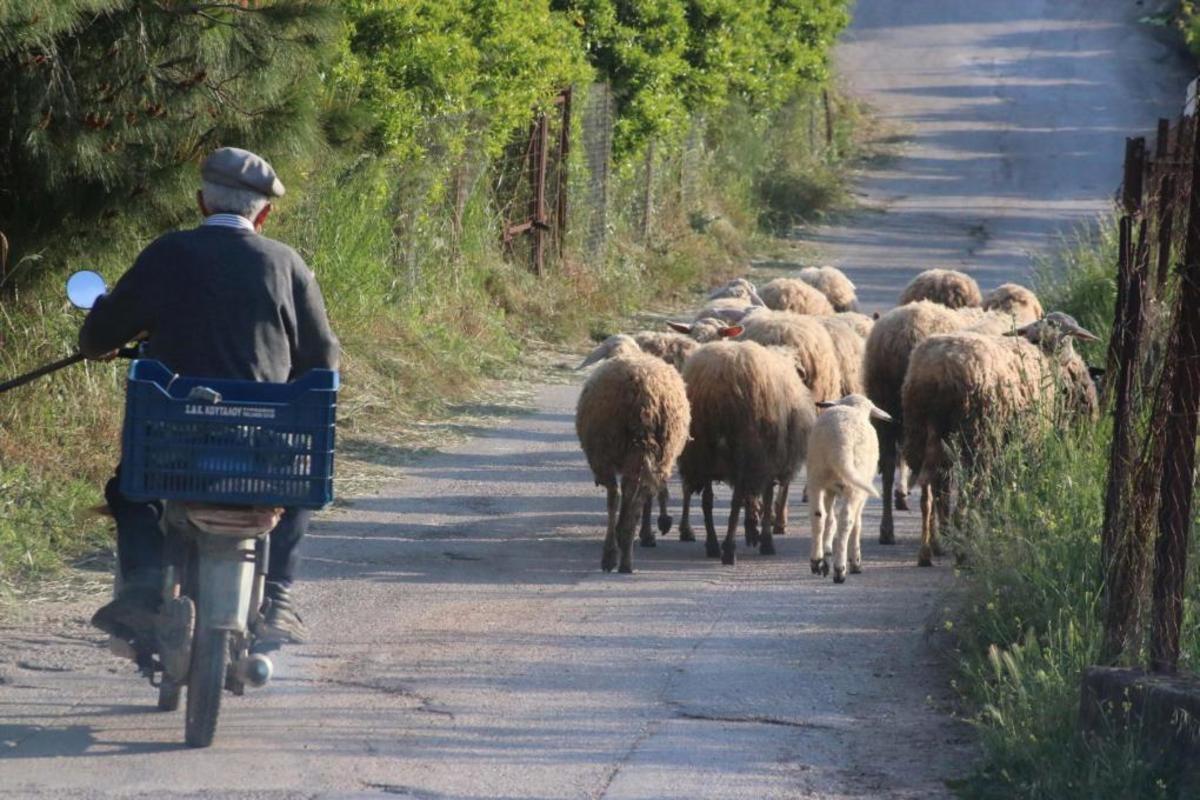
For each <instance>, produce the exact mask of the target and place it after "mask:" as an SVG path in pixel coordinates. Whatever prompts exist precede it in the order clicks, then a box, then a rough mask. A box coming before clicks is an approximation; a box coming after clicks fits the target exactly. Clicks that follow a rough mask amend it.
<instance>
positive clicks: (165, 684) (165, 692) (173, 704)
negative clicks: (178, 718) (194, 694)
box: [158, 675, 183, 711]
mask: <svg viewBox="0 0 1200 800" xmlns="http://www.w3.org/2000/svg"><path fill="white" fill-rule="evenodd" d="M181 694H183V686H181V685H180V684H178V683H176V682H175V681H173V680H171V679H170V678H168V677H167V676H166V675H164V676H163V678H162V683H160V684H159V685H158V710H159V711H177V710H178V709H179V696H180V695H181Z"/></svg>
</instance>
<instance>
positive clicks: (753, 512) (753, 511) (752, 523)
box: [745, 497, 761, 547]
mask: <svg viewBox="0 0 1200 800" xmlns="http://www.w3.org/2000/svg"><path fill="white" fill-rule="evenodd" d="M760 512H761V509H760V508H759V507H758V498H757V497H747V498H746V511H745V516H746V547H758V518H759V514H760Z"/></svg>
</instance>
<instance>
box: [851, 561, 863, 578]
mask: <svg viewBox="0 0 1200 800" xmlns="http://www.w3.org/2000/svg"><path fill="white" fill-rule="evenodd" d="M850 574H851V575H861V574H862V564H855V563H854V562H853V561H851V562H850Z"/></svg>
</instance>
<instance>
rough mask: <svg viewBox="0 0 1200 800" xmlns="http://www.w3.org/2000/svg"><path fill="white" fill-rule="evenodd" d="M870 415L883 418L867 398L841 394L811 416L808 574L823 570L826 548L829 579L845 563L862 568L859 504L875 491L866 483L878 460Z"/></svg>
mask: <svg viewBox="0 0 1200 800" xmlns="http://www.w3.org/2000/svg"><path fill="white" fill-rule="evenodd" d="M872 417H875V418H876V419H880V420H883V421H884V422H887V421H888V415H887V414H885V413H884V412H882V411H880V410H879V409H878V408H876V406H875V404H874V403H872V402H871V401H870V400H868V399H867V398H865V397H863V396H862V395H860V394H851V395H847V396H846V397H843V398H842V399H841V400H840V401H839V402H838V403H837V405H834V406H832V407H830V408H827V409H826V410H825V411H822V412H821V413H820V414H819V415H818V416H817V421H816V423H815V424H814V425H813V429H812V432H811V433H810V434H809V438H808V470H807V473H806V474H807V477H808V497H809V517H810V520H811V522H812V548H811V552H810V554H809V559H810V562H811V566H812V571H813V573H814V574H821V575H828V574H829V562H828V560H827V558H826V556H827V554H828V553H829V552H831V551H832V553H833V556H834V562H833V580H834V582H835V583H841V582H843V581H844V580H845V579H846V571H847V566H849V571H850V572H853V573H857V572H861V571H862V511H863V506H864V505H866V502H867V498H868V497H878V496H879V493H878V492H876V491H875V487H874V486H873V485H872V484H871V480H872V478H874V476H875V467H876V464H877V463H878V461H879V442H878V439H877V437H876V435H875V427H874V426H873V425H872V424H871V418H872ZM835 513H836V514H837V516H836V517H835ZM848 550H849V563H848V564H847V551H848Z"/></svg>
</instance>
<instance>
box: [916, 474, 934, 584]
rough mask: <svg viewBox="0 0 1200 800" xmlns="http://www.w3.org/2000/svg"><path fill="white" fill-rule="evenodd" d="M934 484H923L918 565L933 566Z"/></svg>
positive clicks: (928, 482) (927, 482) (926, 482)
mask: <svg viewBox="0 0 1200 800" xmlns="http://www.w3.org/2000/svg"><path fill="white" fill-rule="evenodd" d="M934 518H935V515H934V510H933V486H932V485H931V482H930V481H925V482H923V483H922V484H921V552H920V554H919V555H918V556H917V566H919V567H932V566H933V537H934V536H935V535H936V533H935V531H934V525H935V524H936V523H935V522H934Z"/></svg>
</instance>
